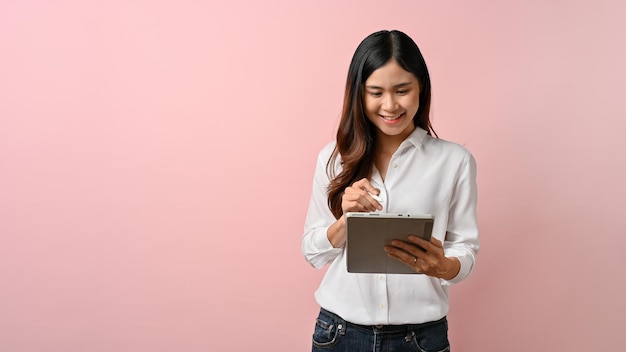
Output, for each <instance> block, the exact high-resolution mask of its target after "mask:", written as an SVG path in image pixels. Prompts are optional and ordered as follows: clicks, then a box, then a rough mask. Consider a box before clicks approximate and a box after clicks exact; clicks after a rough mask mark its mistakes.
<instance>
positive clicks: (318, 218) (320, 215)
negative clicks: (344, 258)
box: [302, 146, 345, 269]
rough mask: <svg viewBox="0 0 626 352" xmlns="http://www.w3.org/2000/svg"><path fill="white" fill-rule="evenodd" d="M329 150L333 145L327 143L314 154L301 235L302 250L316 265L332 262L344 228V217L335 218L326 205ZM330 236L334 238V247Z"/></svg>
mask: <svg viewBox="0 0 626 352" xmlns="http://www.w3.org/2000/svg"><path fill="white" fill-rule="evenodd" d="M331 152H332V147H331V146H327V147H326V148H325V149H324V150H322V152H320V154H319V156H318V158H317V164H316V167H315V174H314V177H313V189H312V191H311V200H310V202H309V209H308V212H307V216H306V220H305V223H304V235H303V237H302V254H303V255H304V258H305V259H306V260H307V261H308V262H309V263H310V264H311V265H312V266H314V267H315V268H317V269H320V268H322V267H323V266H324V265H326V264H328V263H330V262H332V261H333V260H334V259H335V258H336V257H337V256H338V255H339V253H341V251H342V250H343V243H342V241H337V239H341V231H343V232H345V221H344V220H342V219H343V217H342V218H340V220H336V219H335V217H334V216H333V214H332V213H331V212H330V209H328V198H327V187H328V184H329V183H330V180H329V178H328V175H327V173H326V163H327V161H328V159H329V157H330V153H331ZM342 224H343V225H342ZM329 238H333V239H335V240H336V241H335V242H336V245H337V246H336V247H335V246H333V244H332V243H331V241H330V240H329ZM344 238H345V236H344Z"/></svg>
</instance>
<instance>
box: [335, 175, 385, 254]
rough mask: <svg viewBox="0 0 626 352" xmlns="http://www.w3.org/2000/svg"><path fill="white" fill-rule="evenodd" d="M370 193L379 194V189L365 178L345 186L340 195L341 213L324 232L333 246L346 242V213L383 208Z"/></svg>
mask: <svg viewBox="0 0 626 352" xmlns="http://www.w3.org/2000/svg"><path fill="white" fill-rule="evenodd" d="M370 193H371V194H370ZM372 194H375V195H379V194H380V190H378V189H376V188H374V187H372V185H371V184H370V182H369V180H368V179H366V178H364V179H361V180H359V181H356V182H355V183H353V184H352V185H351V186H350V187H346V189H345V190H344V192H343V196H342V197H341V209H342V210H343V215H342V216H341V217H340V218H339V219H338V220H337V221H336V222H335V223H334V224H332V225H331V226H330V227H329V228H328V232H327V234H326V235H327V236H328V240H329V241H330V243H331V244H332V245H333V247H335V248H339V247H343V245H344V244H346V213H348V212H368V211H376V210H382V209H383V206H382V205H381V204H380V203H379V202H378V201H376V199H374V198H373V197H372Z"/></svg>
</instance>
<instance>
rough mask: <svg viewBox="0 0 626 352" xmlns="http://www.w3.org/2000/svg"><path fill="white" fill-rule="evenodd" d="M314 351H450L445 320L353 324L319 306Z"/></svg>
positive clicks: (314, 335)
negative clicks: (401, 323)
mask: <svg viewBox="0 0 626 352" xmlns="http://www.w3.org/2000/svg"><path fill="white" fill-rule="evenodd" d="M312 351H313V352H321V351H326V352H331V351H332V352H360V351H367V352H391V351H394V352H402V351H407V352H408V351H411V352H445V351H450V343H449V342H448V321H447V319H446V317H443V318H442V319H440V320H437V321H433V322H429V323H424V324H409V325H375V326H366V325H358V324H352V323H349V322H347V321H345V320H344V319H342V318H341V317H340V316H338V315H337V314H334V313H331V312H329V311H327V310H325V309H323V308H322V309H321V310H320V314H319V316H318V317H317V321H316V323H315V332H314V333H313V349H312Z"/></svg>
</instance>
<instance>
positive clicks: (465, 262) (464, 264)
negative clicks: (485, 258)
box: [441, 250, 474, 286]
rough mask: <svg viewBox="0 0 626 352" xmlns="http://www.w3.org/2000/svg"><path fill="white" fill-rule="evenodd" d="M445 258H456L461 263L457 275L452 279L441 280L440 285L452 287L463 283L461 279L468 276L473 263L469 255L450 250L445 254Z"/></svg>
mask: <svg viewBox="0 0 626 352" xmlns="http://www.w3.org/2000/svg"><path fill="white" fill-rule="evenodd" d="M446 256H447V257H450V258H452V257H456V258H457V259H458V260H459V262H460V263H461V268H460V269H459V273H458V274H457V275H456V276H455V277H453V278H452V279H450V280H444V279H441V284H442V285H443V286H452V285H454V284H457V283H459V282H461V281H463V279H465V278H466V277H467V276H469V274H470V272H472V268H473V266H474V261H473V260H472V258H471V256H470V255H468V254H466V253H462V252H460V251H458V252H457V251H454V250H450V251H449V253H446Z"/></svg>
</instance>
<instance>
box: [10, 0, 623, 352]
mask: <svg viewBox="0 0 626 352" xmlns="http://www.w3.org/2000/svg"><path fill="white" fill-rule="evenodd" d="M222 3H223V4H222ZM226 3H228V4H226ZM383 3H384V5H383ZM470 3H471V4H470ZM592 3H593V4H592ZM624 18H626V5H624V3H623V2H621V1H617V0H615V1H608V0H607V1H595V2H590V1H582V0H575V1H486V0H484V1H478V2H466V1H458V2H450V1H431V2H426V1H386V2H380V1H315V2H313V1H311V2H296V1H286V0H275V1H269V2H265V1H249V2H237V1H231V2H226V1H224V2H217V1H216V2H211V1H209V2H206V1H205V2H200V1H154V0H152V1H106V2H105V1H102V2H85V1H75V0H67V1H56V2H52V1H41V0H40V1H36V0H22V1H2V2H1V3H0V236H1V237H0V350H2V351H11V352H27V351H28V352H30V351H46V352H48V351H63V352H74V351H76V352H78V351H81V352H82V351H107V352H108V351H115V352H120V351H133V352H134V351H139V352H143V351H146V352H148V351H150V352H160V351H245V350H256V351H303V350H308V349H309V346H310V335H311V333H312V328H313V321H314V318H315V313H316V310H317V306H316V303H315V302H314V300H313V291H314V290H315V288H316V287H317V285H318V283H319V280H320V279H321V276H322V273H321V272H318V271H316V270H314V269H312V268H311V267H309V266H308V264H307V263H306V262H305V261H304V259H303V258H302V257H301V255H300V236H301V234H302V226H303V221H304V215H305V212H306V206H307V204H308V197H309V192H310V185H311V178H312V172H313V167H314V163H315V157H316V154H317V151H318V150H319V149H320V148H321V147H322V146H323V145H324V144H325V143H326V142H327V141H329V140H330V139H331V138H332V137H333V131H334V129H335V127H336V124H337V118H338V115H339V111H340V107H341V100H342V96H341V94H342V91H343V84H344V79H345V73H346V70H347V66H348V62H349V59H350V56H351V54H352V52H353V50H354V49H355V47H356V45H357V44H358V42H359V41H360V40H361V39H362V38H363V37H364V36H365V35H367V34H369V33H371V32H373V31H375V30H378V29H382V28H387V29H391V28H398V29H401V30H404V31H405V32H407V33H408V34H410V35H411V36H413V37H414V38H415V39H416V41H417V42H418V43H419V44H420V46H421V48H422V49H423V52H424V55H425V56H426V59H427V62H428V63H429V67H430V69H431V74H432V77H433V87H434V103H433V104H434V105H433V119H434V123H435V127H436V129H437V131H438V132H439V135H440V136H442V137H443V138H446V139H451V140H455V141H457V142H460V143H463V144H465V145H466V146H467V147H468V148H469V149H470V150H472V151H473V152H474V154H475V156H476V158H477V160H478V164H479V187H480V201H479V203H480V225H481V229H482V245H483V247H482V250H481V253H480V255H479V262H478V268H477V271H476V272H475V273H474V275H473V276H472V277H471V278H470V279H469V280H468V281H466V282H464V283H462V284H460V285H458V286H456V287H454V288H453V290H452V295H453V297H452V311H451V312H450V320H451V338H452V342H453V345H454V347H455V350H458V351H466V352H471V351H503V350H504V351H513V352H515V351H527V350H528V349H529V348H531V349H533V350H536V351H551V350H556V351H588V350H595V351H600V350H617V349H618V346H620V345H623V343H621V341H622V340H623V338H622V336H621V335H622V329H621V328H620V326H621V325H623V324H622V323H621V320H622V317H623V316H625V315H626V303H624V299H623V297H625V296H626V280H624V278H625V277H626V275H624V274H625V269H626V249H625V248H626V225H625V222H624V215H623V214H622V213H623V210H624V209H626V204H625V203H626V200H625V199H626V186H624V184H625V183H624V181H623V179H624V176H623V175H624V171H625V170H624V168H625V165H626V163H625V162H624V159H625V155H624V150H625V149H626V141H625V140H624V138H621V137H622V135H623V133H622V130H623V129H625V128H626V122H625V121H626V99H624V96H623V95H624V92H625V91H626V68H625V67H624V62H626V45H624V43H625V42H624V40H625V37H624V33H626V24H625V23H626V22H624V20H623V19H624ZM245 211H247V212H249V215H247V216H246V217H242V214H243V212H245ZM276 346H280V347H276Z"/></svg>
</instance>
